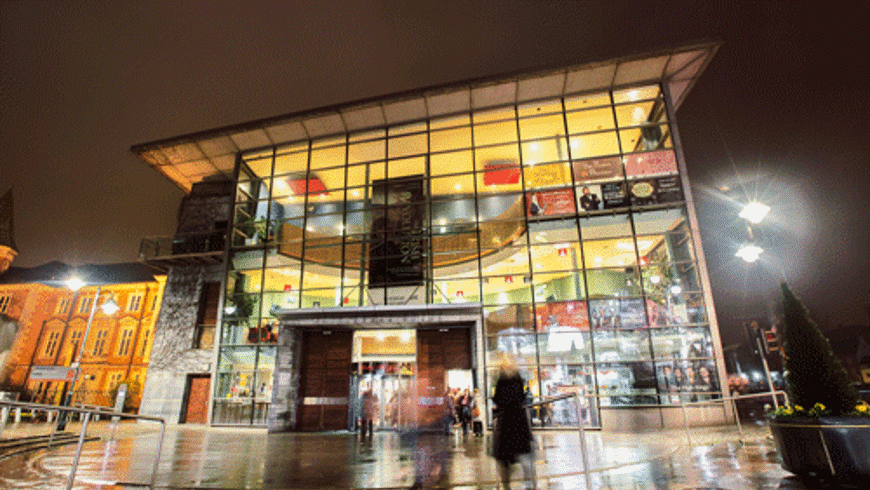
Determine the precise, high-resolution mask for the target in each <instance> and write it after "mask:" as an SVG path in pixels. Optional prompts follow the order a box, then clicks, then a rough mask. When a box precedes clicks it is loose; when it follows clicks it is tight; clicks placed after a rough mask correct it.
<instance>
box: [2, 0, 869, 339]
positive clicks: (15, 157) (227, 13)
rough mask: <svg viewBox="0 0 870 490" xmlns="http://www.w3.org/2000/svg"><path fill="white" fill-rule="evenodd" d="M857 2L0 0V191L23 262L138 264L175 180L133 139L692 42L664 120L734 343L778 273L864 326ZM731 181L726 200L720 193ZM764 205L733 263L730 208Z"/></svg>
mask: <svg viewBox="0 0 870 490" xmlns="http://www.w3.org/2000/svg"><path fill="white" fill-rule="evenodd" d="M868 16H870V3H868V2H818V3H806V2H787V3H778V2H777V3H762V2H749V3H741V2H718V1H716V2H688V3H683V2H645V1H630V2H617V1H608V2H601V3H598V2H545V1H529V2H518V1H507V0H499V1H492V2H484V1H477V2H466V1H460V2H443V1H438V2H428V3H427V2H362V1H360V2H327V1H317V2H265V1H250V2H249V1H244V2H243V1H237V2H226V1H224V2H221V1H186V2H124V1H109V2H88V1H76V2H61V1H55V2H51V1H44V2H32V1H28V2H14V1H8V0H4V1H2V2H0V111H2V112H0V118H2V121H0V192H5V191H6V189H8V188H9V187H10V186H14V189H15V191H14V192H15V207H16V209H15V225H16V226H15V231H16V238H17V244H18V247H19V249H20V250H19V251H20V255H19V257H18V259H17V260H16V262H15V265H18V266H33V265H38V264H41V263H44V262H47V261H51V260H61V261H65V262H67V263H70V264H80V263H86V262H97V263H105V262H120V261H131V260H135V259H136V257H137V254H138V247H139V241H140V239H141V238H142V237H144V236H148V235H171V234H172V233H173V232H174V230H175V224H176V222H175V220H176V212H177V207H178V204H179V202H180V198H181V196H182V192H181V191H180V190H179V189H178V188H176V187H175V186H174V185H173V184H172V183H170V181H169V180H167V179H166V178H164V177H162V176H161V175H159V174H158V173H157V172H156V171H154V170H151V169H150V168H149V167H148V166H147V165H146V164H145V163H144V162H143V161H140V160H138V159H137V158H135V157H134V156H133V155H132V154H131V153H130V152H129V147H130V146H131V145H133V144H137V143H144V142H149V141H154V140H158V139H163V138H168V137H172V136H178V135H181V134H186V133H191V132H196V131H201V130H206V129H211V128H215V127H219V126H225V125H230V124H235V123H242V122H246V121H250V120H254V119H259V118H264V117H269V116H275V115H279V114H285V113H290V112H295V111H300V110H304V109H311V108H316V107H320V106H326V105H332V104H337V103H341V102H345V101H350V100H356V99H361V98H368V97H374V96H378V95H384V94H389V93H393V92H398V91H402V90H408V89H414V88H419V87H425V86H432V85H438V84H445V83H450V82H456V81H461V80H466V79H472V78H478V77H485V76H490V75H496V74H499V73H507V72H515V71H518V70H525V69H532V68H538V67H542V66H557V65H567V64H577V63H582V62H586V61H595V60H600V59H606V58H611V57H617V56H622V55H626V54H633V53H638V52H645V51H651V50H655V49H658V48H662V47H669V46H674V45H680V44H684V43H689V42H693V41H696V40H706V39H718V40H722V41H723V42H724V45H723V46H722V48H721V49H720V50H719V53H718V54H717V55H716V57H715V58H714V59H713V62H712V63H711V64H710V66H709V67H708V69H707V70H706V72H705V73H704V75H703V76H702V77H701V79H700V80H699V82H698V83H697V85H696V86H695V88H694V89H693V91H692V92H691V93H690V94H689V97H688V98H687V99H686V101H685V102H684V103H683V105H682V107H681V108H680V110H679V111H678V113H677V119H678V123H679V127H680V131H681V135H682V141H683V145H684V150H685V156H686V160H687V163H688V167H689V175H690V178H691V181H692V186H693V190H694V194H695V197H696V200H697V210H698V214H699V217H700V221H701V223H700V224H701V233H702V235H703V239H704V251H705V253H706V256H707V261H708V267H709V270H710V277H711V282H712V283H713V293H714V297H715V300H716V306H717V309H718V316H719V319H720V323H721V325H722V326H721V328H722V330H723V340H724V342H725V343H726V344H728V343H732V342H736V341H739V340H740V338H741V336H740V335H739V334H738V330H737V325H738V324H737V320H738V319H739V318H742V317H747V316H756V315H761V316H764V315H766V311H767V308H768V303H769V301H770V298H773V297H775V293H776V286H777V283H778V277H781V275H782V273H783V272H784V273H785V276H786V277H787V278H788V280H789V282H790V283H791V284H792V286H793V289H794V290H795V291H796V293H797V294H798V295H799V296H801V297H802V298H803V299H804V300H805V302H806V303H807V305H808V306H809V308H810V309H811V311H812V312H813V313H814V314H815V317H816V319H817V320H818V321H819V323H821V324H823V325H829V326H836V325H837V324H838V323H863V324H867V322H868V317H867V315H868V305H870V279H868V278H870V255H868V251H870V246H868V243H870V219H868V210H870V198H868V189H870V162H868V155H870V137H868V136H867V134H866V133H867V128H868V127H870V95H868V94H870V82H868V80H870V78H868V76H870V56H868V54H867V47H868V46H870V29H868V28H867V26H866V19H867V18H868ZM723 185H727V186H730V187H731V189H732V190H731V191H730V192H728V193H723V192H720V191H719V190H718V188H719V187H721V186H723ZM756 196H757V197H758V198H759V199H761V200H763V201H765V202H766V203H768V204H769V205H770V206H771V207H772V208H773V209H772V211H771V214H770V216H769V217H768V219H767V220H766V221H765V222H764V223H762V225H760V226H758V227H756V234H757V236H758V238H759V239H760V240H761V241H762V242H763V245H764V246H765V248H767V249H768V250H767V252H765V255H764V256H763V257H764V258H765V260H764V261H762V262H760V263H756V264H754V265H752V266H751V267H747V266H746V265H745V264H743V263H742V261H741V260H740V259H737V258H735V257H734V256H733V254H734V251H735V250H736V248H737V246H738V245H739V242H740V241H742V236H743V229H742V228H741V225H740V224H739V222H738V221H737V218H736V213H737V211H738V207H737V205H736V203H739V202H744V201H746V200H747V199H748V198H749V197H756Z"/></svg>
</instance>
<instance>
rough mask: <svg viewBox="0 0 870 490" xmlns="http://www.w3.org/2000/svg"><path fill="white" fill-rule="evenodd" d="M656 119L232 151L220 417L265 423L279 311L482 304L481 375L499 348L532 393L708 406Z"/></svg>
mask: <svg viewBox="0 0 870 490" xmlns="http://www.w3.org/2000/svg"><path fill="white" fill-rule="evenodd" d="M667 114H668V113H667V110H666V104H665V100H664V96H663V94H662V91H661V89H660V87H659V86H658V85H649V86H640V87H633V88H628V89H621V90H614V91H605V92H600V93H593V94H582V95H577V96H566V97H562V98H557V99H552V100H542V101H537V102H534V103H526V104H522V105H514V106H508V107H501V108H497V109H489V110H484V111H477V112H472V113H463V114H455V115H451V116H448V117H439V118H432V119H429V120H426V121H420V122H415V123H411V124H403V125H399V126H391V127H386V128H382V129H377V130H368V131H365V132H360V133H352V134H346V135H340V136H333V137H328V138H321V139H315V140H309V141H302V142H298V143H294V144H289V145H282V146H276V147H272V148H267V149H263V150H260V151H256V152H249V153H244V154H242V155H240V157H239V161H238V173H237V175H238V179H237V189H236V198H235V205H234V206H235V208H234V212H233V224H232V239H231V248H230V257H229V261H228V264H229V269H228V271H227V280H226V292H225V293H226V296H225V301H224V305H225V310H224V313H223V320H222V325H221V330H220V336H219V340H220V346H219V354H218V359H219V360H218V363H219V367H218V377H217V381H216V383H215V390H216V391H215V408H214V422H215V423H224V422H227V423H254V424H259V423H262V416H263V415H262V410H261V409H258V400H260V399H265V398H266V396H267V394H266V393H265V390H266V389H267V388H266V387H269V388H271V384H272V379H271V378H272V372H273V369H274V362H275V361H274V360H275V347H274V342H275V338H276V335H277V328H278V319H277V317H276V316H275V312H276V309H278V308H280V309H293V308H312V307H321V308H342V307H364V306H372V305H379V304H380V305H383V304H438V303H441V304H445V303H478V304H480V305H481V310H482V317H483V318H482V325H483V328H484V332H483V334H484V338H485V342H484V351H485V364H486V366H485V367H486V369H487V370H488V372H489V376H488V378H489V379H491V377H492V376H493V375H494V369H495V367H494V366H495V364H496V362H497V357H498V356H497V353H499V352H509V353H512V354H514V355H515V356H516V357H517V359H518V360H519V362H520V363H521V364H522V370H523V373H524V375H525V376H526V377H527V379H528V381H529V388H530V390H531V391H532V394H534V395H553V394H559V393H564V392H568V391H575V390H584V391H585V392H586V393H589V394H596V393H597V394H599V395H601V398H600V399H599V403H600V406H635V405H649V404H669V403H676V402H679V401H687V400H697V399H701V398H704V397H710V396H714V395H713V394H714V393H715V392H717V391H718V390H719V387H718V382H717V379H718V376H717V374H716V373H715V366H716V363H715V362H714V359H713V356H714V354H713V339H712V337H711V332H710V328H709V325H708V322H707V314H706V307H705V305H704V299H703V291H702V290H701V284H700V280H699V273H698V264H697V258H696V255H695V251H694V249H693V243H694V241H693V239H692V233H693V230H692V229H691V228H690V226H689V220H688V217H687V212H686V208H685V198H684V196H683V192H682V183H681V181H680V173H679V171H678V165H677V157H676V153H675V151H674V148H673V141H672V137H671V128H670V125H669V122H668V116H667ZM481 367H482V368H483V366H481ZM489 388H490V387H485V389H489Z"/></svg>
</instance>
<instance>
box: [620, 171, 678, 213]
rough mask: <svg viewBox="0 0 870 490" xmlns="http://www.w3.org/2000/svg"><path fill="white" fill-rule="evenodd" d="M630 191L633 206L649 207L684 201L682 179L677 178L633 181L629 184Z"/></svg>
mask: <svg viewBox="0 0 870 490" xmlns="http://www.w3.org/2000/svg"><path fill="white" fill-rule="evenodd" d="M628 190H629V198H630V201H631V205H632V206H649V205H652V204H662V203H668V202H678V201H682V200H683V191H682V188H681V187H680V178H679V177H677V176H670V177H660V178H657V179H641V180H632V181H630V182H629V183H628Z"/></svg>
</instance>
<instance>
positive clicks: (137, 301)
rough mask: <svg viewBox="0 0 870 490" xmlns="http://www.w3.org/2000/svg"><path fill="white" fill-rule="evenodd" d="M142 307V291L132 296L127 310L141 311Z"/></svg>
mask: <svg viewBox="0 0 870 490" xmlns="http://www.w3.org/2000/svg"><path fill="white" fill-rule="evenodd" d="M141 307H142V293H136V294H134V295H132V296H130V301H129V303H127V311H139V309H140V308H141Z"/></svg>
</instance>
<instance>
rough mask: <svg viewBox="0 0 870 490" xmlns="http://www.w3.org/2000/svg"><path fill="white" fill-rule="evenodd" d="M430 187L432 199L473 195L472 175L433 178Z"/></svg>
mask: <svg viewBox="0 0 870 490" xmlns="http://www.w3.org/2000/svg"><path fill="white" fill-rule="evenodd" d="M430 186H431V187H430V189H431V192H432V194H431V195H432V199H445V198H446V199H452V198H455V197H459V196H461V195H474V174H463V175H451V176H450V177H440V178H433V179H431V181H430ZM472 202H473V201H472Z"/></svg>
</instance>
